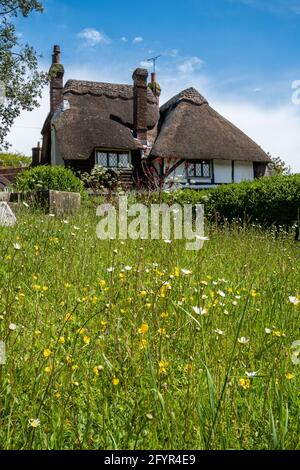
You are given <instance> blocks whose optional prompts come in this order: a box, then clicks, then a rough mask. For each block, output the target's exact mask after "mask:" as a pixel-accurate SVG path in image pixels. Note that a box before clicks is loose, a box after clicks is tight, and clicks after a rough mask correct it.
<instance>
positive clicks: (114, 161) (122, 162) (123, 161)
mask: <svg viewBox="0 0 300 470" xmlns="http://www.w3.org/2000/svg"><path fill="white" fill-rule="evenodd" d="M95 164H96V165H99V166H103V167H104V168H129V167H130V155H129V152H115V151H111V152H109V151H96V155H95Z"/></svg>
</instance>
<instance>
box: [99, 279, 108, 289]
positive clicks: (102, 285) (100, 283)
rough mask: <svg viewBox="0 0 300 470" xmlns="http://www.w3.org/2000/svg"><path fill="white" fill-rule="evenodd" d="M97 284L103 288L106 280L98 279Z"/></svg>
mask: <svg viewBox="0 0 300 470" xmlns="http://www.w3.org/2000/svg"><path fill="white" fill-rule="evenodd" d="M99 286H100V287H101V288H102V289H104V287H106V281H104V279H102V280H101V281H99Z"/></svg>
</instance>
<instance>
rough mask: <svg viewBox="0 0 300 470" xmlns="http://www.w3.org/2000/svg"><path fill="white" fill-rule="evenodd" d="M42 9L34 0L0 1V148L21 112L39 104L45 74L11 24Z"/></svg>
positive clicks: (2, 146)
mask: <svg viewBox="0 0 300 470" xmlns="http://www.w3.org/2000/svg"><path fill="white" fill-rule="evenodd" d="M42 11H43V6H42V4H41V2H39V1H36V0H0V85H2V86H0V149H1V148H7V147H8V144H7V142H6V136H7V134H8V132H9V131H10V129H11V127H12V125H13V123H14V121H15V119H16V118H17V117H18V116H19V115H20V113H21V111H23V110H26V111H31V110H32V109H34V108H35V107H37V106H39V98H40V97H41V90H42V87H43V85H44V84H45V83H46V81H47V74H45V73H43V72H41V71H40V70H39V67H38V55H37V53H36V51H35V50H34V48H33V47H32V46H30V45H29V44H27V43H23V41H22V36H21V35H20V34H19V33H18V32H17V30H16V25H15V23H16V21H17V20H18V18H19V17H24V18H26V17H28V16H29V15H30V14H31V13H33V12H40V13H41V12H42ZM1 89H2V97H1ZM4 90H5V95H6V97H5V99H4V97H3V91H4Z"/></svg>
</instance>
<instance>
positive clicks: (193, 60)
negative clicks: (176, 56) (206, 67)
mask: <svg viewBox="0 0 300 470" xmlns="http://www.w3.org/2000/svg"><path fill="white" fill-rule="evenodd" d="M203 64H204V62H203V60H201V59H199V57H190V58H189V59H187V60H185V61H184V62H183V63H182V64H180V65H179V66H178V70H179V72H180V73H181V74H182V75H189V74H192V73H194V72H195V70H198V69H200V68H201V67H202V65H203Z"/></svg>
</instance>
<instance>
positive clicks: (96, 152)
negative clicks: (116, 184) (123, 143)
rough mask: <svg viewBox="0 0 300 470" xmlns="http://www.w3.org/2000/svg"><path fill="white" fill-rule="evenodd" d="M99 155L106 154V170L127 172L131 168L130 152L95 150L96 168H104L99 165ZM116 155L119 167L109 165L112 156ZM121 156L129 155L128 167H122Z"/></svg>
mask: <svg viewBox="0 0 300 470" xmlns="http://www.w3.org/2000/svg"><path fill="white" fill-rule="evenodd" d="M98 154H106V165H105V166H104V168H109V169H118V170H126V169H129V168H130V165H131V154H130V152H129V151H128V150H95V166H103V165H101V164H100V163H99V161H98ZM111 154H114V155H116V156H117V162H118V163H117V166H111V165H109V163H110V162H109V158H110V155H111ZM121 155H127V157H128V163H127V165H126V166H120V156H121Z"/></svg>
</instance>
